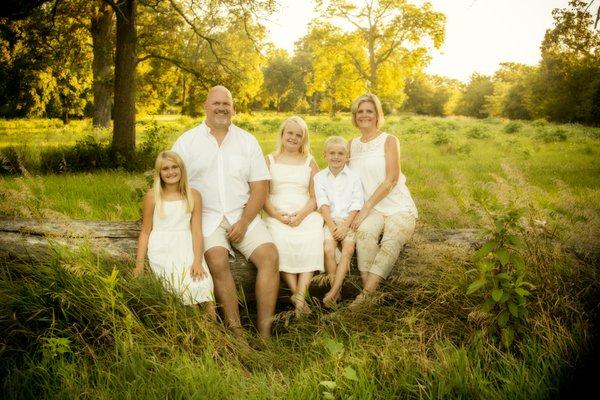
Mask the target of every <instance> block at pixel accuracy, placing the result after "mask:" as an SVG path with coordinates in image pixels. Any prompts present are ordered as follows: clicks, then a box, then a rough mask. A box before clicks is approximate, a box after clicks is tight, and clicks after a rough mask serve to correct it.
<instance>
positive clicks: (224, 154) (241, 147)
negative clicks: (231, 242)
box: [172, 122, 271, 236]
mask: <svg viewBox="0 0 600 400" xmlns="http://www.w3.org/2000/svg"><path fill="white" fill-rule="evenodd" d="M172 150H173V151H175V152H177V154H179V155H180V156H181V158H182V159H183V162H184V163H185V166H186V169H187V173H188V179H189V183H190V186H191V187H192V188H194V189H196V190H198V191H199V192H200V194H201V195H202V233H203V235H204V236H210V235H211V234H212V233H213V232H214V231H215V229H217V227H218V226H219V224H220V223H221V221H222V220H223V217H225V218H227V221H228V222H229V223H230V224H234V223H236V222H237V221H239V220H240V218H241V216H242V212H243V211H244V206H245V205H246V203H247V202H248V199H249V198H250V185H249V182H254V181H262V180H269V179H271V176H270V174H269V170H268V168H267V164H266V162H265V159H264V157H263V154H262V150H261V149H260V146H259V145H258V141H257V140H256V138H255V137H254V136H252V135H251V134H250V133H248V132H246V131H244V130H243V129H241V128H239V127H237V126H235V125H234V124H231V125H230V126H229V131H228V132H227V135H226V136H225V138H224V139H223V142H222V143H221V146H219V144H218V143H217V140H216V139H215V137H214V136H213V135H212V134H211V133H210V128H209V127H208V126H207V125H206V123H205V122H203V123H202V124H200V125H198V126H196V127H195V128H192V129H190V130H189V131H187V132H185V133H183V134H182V135H181V136H180V137H179V138H178V139H177V141H176V142H175V144H174V145H173V149H172ZM259 218H260V217H259V216H258V215H257V216H256V218H254V220H253V221H252V222H251V223H250V225H249V226H248V231H250V230H251V229H252V228H253V227H254V226H255V225H256V223H257V222H258V219H259Z"/></svg>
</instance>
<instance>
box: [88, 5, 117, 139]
mask: <svg viewBox="0 0 600 400" xmlns="http://www.w3.org/2000/svg"><path fill="white" fill-rule="evenodd" d="M112 18H113V10H112V8H111V7H110V6H109V5H108V4H106V3H105V2H103V1H98V8H97V12H96V15H93V16H92V25H91V29H90V31H91V33H92V49H93V53H94V60H93V62H92V74H93V82H94V83H93V92H94V109H93V112H92V125H93V126H95V127H99V128H109V127H110V119H111V106H112V90H113V87H112V76H111V65H112V40H111V30H112Z"/></svg>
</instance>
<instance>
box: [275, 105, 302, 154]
mask: <svg viewBox="0 0 600 400" xmlns="http://www.w3.org/2000/svg"><path fill="white" fill-rule="evenodd" d="M290 122H292V123H294V124H296V125H298V126H299V127H300V129H301V130H302V145H301V146H300V150H299V151H300V154H302V155H304V156H308V155H310V142H309V141H308V126H307V125H306V122H304V120H303V119H302V118H300V117H298V116H296V115H294V116H293V117H289V118H288V119H286V120H285V121H283V124H281V126H280V127H279V129H278V130H277V139H276V144H275V151H274V152H273V155H274V156H275V157H277V156H278V155H280V154H281V152H282V151H283V141H282V140H281V137H282V136H283V132H284V131H285V126H286V125H287V124H288V123H290Z"/></svg>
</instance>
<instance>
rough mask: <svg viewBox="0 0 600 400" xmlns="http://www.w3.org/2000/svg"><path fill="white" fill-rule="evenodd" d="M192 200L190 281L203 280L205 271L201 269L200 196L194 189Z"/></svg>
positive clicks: (202, 249)
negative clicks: (192, 252) (192, 258)
mask: <svg viewBox="0 0 600 400" xmlns="http://www.w3.org/2000/svg"><path fill="white" fill-rule="evenodd" d="M192 196H193V198H194V209H193V210H192V218H191V220H190V230H191V231H192V249H193V251H194V261H193V262H192V271H191V275H192V279H204V277H205V276H206V271H204V268H203V267H202V261H203V260H204V238H203V236H202V196H201V195H200V193H199V192H198V191H197V190H196V189H192Z"/></svg>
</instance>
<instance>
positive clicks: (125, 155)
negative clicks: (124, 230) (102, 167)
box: [112, 0, 137, 165]
mask: <svg viewBox="0 0 600 400" xmlns="http://www.w3.org/2000/svg"><path fill="white" fill-rule="evenodd" d="M115 3H116V5H115V7H116V8H115V10H114V11H115V14H116V16H117V40H116V51H115V107H114V130H113V139H112V153H113V155H114V156H115V157H116V159H117V161H118V162H119V163H120V162H125V163H126V165H127V163H128V162H130V161H132V160H133V156H134V154H135V153H134V152H135V90H136V82H135V68H136V64H137V53H136V42H137V35H136V27H135V20H136V8H137V0H120V1H116V2H115Z"/></svg>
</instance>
